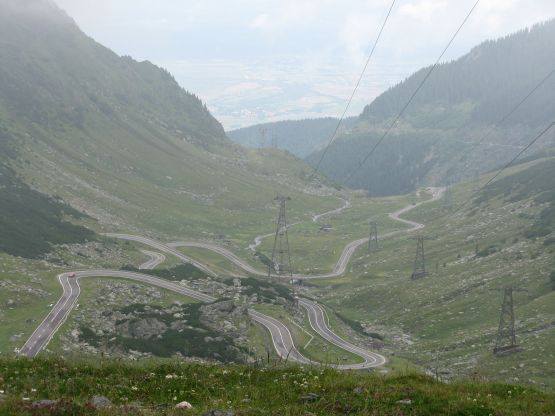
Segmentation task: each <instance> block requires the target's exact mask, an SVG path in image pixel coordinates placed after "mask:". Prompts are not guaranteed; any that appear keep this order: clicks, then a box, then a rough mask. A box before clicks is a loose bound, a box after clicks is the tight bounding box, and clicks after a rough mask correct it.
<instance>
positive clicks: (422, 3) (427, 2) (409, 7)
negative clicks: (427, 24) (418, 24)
mask: <svg viewBox="0 0 555 416" xmlns="http://www.w3.org/2000/svg"><path fill="white" fill-rule="evenodd" d="M446 7H447V1H446V0H418V1H413V2H411V3H407V4H403V5H402V6H401V8H400V12H401V14H405V15H407V16H410V17H412V18H414V19H417V20H421V21H430V20H431V19H432V17H433V16H435V15H437V13H438V12H439V11H440V10H444V9H445V8H446Z"/></svg>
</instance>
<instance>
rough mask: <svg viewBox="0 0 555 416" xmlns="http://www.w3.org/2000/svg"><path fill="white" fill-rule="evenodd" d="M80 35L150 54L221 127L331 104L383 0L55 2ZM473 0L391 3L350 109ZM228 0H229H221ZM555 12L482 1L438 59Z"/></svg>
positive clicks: (436, 45)
mask: <svg viewBox="0 0 555 416" xmlns="http://www.w3.org/2000/svg"><path fill="white" fill-rule="evenodd" d="M55 1H56V2H57V3H58V4H59V5H60V6H62V8H64V9H66V10H67V11H68V13H69V14H70V15H71V16H73V17H74V18H75V20H76V21H77V23H78V24H79V25H80V26H81V27H82V28H83V29H84V31H85V32H86V33H88V34H89V35H91V36H92V37H93V38H95V39H97V40H98V41H100V42H101V43H103V44H105V45H106V46H108V47H110V48H113V49H114V50H115V51H116V52H118V53H120V54H130V55H132V56H134V57H135V58H137V59H149V60H151V61H153V62H154V63H157V64H159V65H161V66H163V67H165V68H167V69H169V70H170V72H172V73H173V74H174V75H175V76H176V78H177V80H178V81H179V82H180V84H181V85H183V86H184V87H185V88H186V89H187V90H189V91H192V92H194V93H196V94H197V95H199V96H200V97H201V98H202V99H203V100H205V101H206V102H207V104H208V105H209V107H210V108H211V109H213V111H214V113H215V115H216V116H217V117H218V119H220V121H222V122H223V123H224V124H225V125H226V127H230V126H237V125H244V124H251V123H253V122H260V121H265V120H266V119H272V120H275V119H276V118H288V117H294V118H298V117H300V116H311V115H320V116H321V115H334V116H337V115H338V114H340V112H341V110H342V109H343V107H344V105H345V101H346V99H347V98H348V96H349V95H350V93H351V91H352V88H353V86H354V83H355V81H356V79H357V78H358V75H359V73H360V70H361V69H362V65H363V63H364V61H365V59H366V57H367V54H368V52H369V50H370V47H371V45H372V43H373V42H374V40H375V38H376V36H377V33H378V30H379V27H380V25H381V24H382V22H383V19H384V18H385V13H386V11H387V9H388V7H389V6H390V4H391V0H342V1H341V2H338V1H337V0H236V1H234V2H229V1H227V0H118V1H114V0H55ZM474 2H475V0H403V1H397V4H396V6H395V7H394V9H393V13H392V15H391V17H390V19H389V22H388V24H387V27H386V29H385V31H384V34H383V37H382V39H381V41H380V44H379V45H378V48H377V50H376V54H375V56H374V59H373V61H372V62H371V64H370V66H369V68H368V71H367V74H366V76H365V77H364V79H363V82H362V84H361V86H360V89H359V91H358V93H357V95H356V96H355V100H354V102H353V106H352V110H351V112H352V114H356V113H357V112H358V111H360V110H361V109H362V107H363V106H364V105H365V104H367V103H369V102H370V101H371V100H372V99H373V98H375V97H376V95H377V94H379V93H380V92H381V91H383V90H385V89H387V88H388V87H390V86H391V85H393V84H394V83H396V82H398V81H400V80H402V79H403V78H405V77H406V76H408V75H410V74H411V73H412V72H413V71H414V70H416V69H418V68H419V67H421V66H424V65H427V64H430V63H431V62H433V61H434V60H435V59H436V58H437V56H438V55H439V52H440V51H441V50H442V49H443V47H444V46H445V44H446V42H447V39H449V37H450V36H451V35H452V34H453V32H454V30H455V29H456V28H457V27H458V25H459V24H460V22H461V21H462V19H463V18H464V16H465V15H466V13H467V12H468V10H469V9H470V7H471V6H472V5H473V4H474ZM231 3H232V4H231ZM552 17H555V1H553V0H482V1H481V2H480V4H479V6H478V7H477V8H476V10H475V12H474V14H473V15H472V17H471V18H470V19H469V21H468V23H467V24H466V26H465V27H464V29H463V30H462V31H461V33H460V34H459V36H458V38H457V40H456V42H454V44H453V45H452V48H451V49H450V51H449V52H448V55H447V59H451V58H456V57H458V56H460V55H461V54H463V53H465V52H466V51H468V50H469V49H470V48H472V47H473V46H475V45H476V44H478V43H480V42H482V41H484V40H486V39H488V38H495V37H499V36H503V35H506V34H509V33H511V32H514V31H516V30H519V29H522V28H524V27H526V26H529V25H532V24H533V23H536V22H538V21H541V20H546V19H549V18H552Z"/></svg>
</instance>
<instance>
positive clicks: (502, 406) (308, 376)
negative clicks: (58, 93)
mask: <svg viewBox="0 0 555 416" xmlns="http://www.w3.org/2000/svg"><path fill="white" fill-rule="evenodd" d="M0 390H2V391H3V392H4V393H3V395H4V396H2V395H0V414H2V415H31V414H45V415H46V414H48V415H66V414H68V415H69V414H71V415H79V414H87V415H92V414H105V415H108V414H109V415H130V414H133V415H135V414H145V415H150V414H168V415H171V414H179V413H180V411H178V410H174V409H173V407H174V405H175V403H177V402H179V401H182V400H187V401H189V402H190V403H192V405H193V406H194V410H192V411H189V412H187V414H191V415H201V414H204V413H205V412H207V411H209V410H213V409H231V410H233V411H234V412H235V414H236V415H339V414H341V415H344V414H350V415H460V416H462V415H473V416H475V415H549V414H555V395H553V394H548V393H542V392H539V391H536V390H534V389H530V388H528V387H521V386H510V385H504V384H492V383H479V382H474V381H473V382H467V383H458V384H442V383H439V382H437V381H434V380H433V379H431V378H428V377H424V376H419V375H410V374H408V375H404V376H398V377H380V376H377V375H375V374H369V373H355V372H350V373H346V372H344V373H338V372H336V371H334V370H330V369H322V368H301V367H296V366H287V367H286V366H283V367H271V368H263V367H257V368H255V367H246V366H209V365H201V364H186V363H178V362H160V361H156V362H154V361H152V362H150V361H149V362H144V363H121V362H115V361H106V362H100V363H98V362H96V363H89V362H78V361H72V362H67V361H61V360H54V359H35V360H0ZM93 395H104V396H106V397H108V398H109V399H110V400H111V401H112V403H113V407H112V408H110V409H105V410H95V409H94V408H92V407H91V406H90V405H88V404H87V403H88V402H89V401H90V399H91V397H92V396H93ZM2 397H4V399H3V401H2ZM40 399H53V400H59V404H58V406H57V407H56V408H54V409H50V410H44V411H38V410H33V409H32V403H33V402H34V401H36V400H40ZM399 401H405V403H400V402H399ZM407 403H408V404H407Z"/></svg>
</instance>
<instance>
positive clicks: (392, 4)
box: [311, 0, 396, 178]
mask: <svg viewBox="0 0 555 416" xmlns="http://www.w3.org/2000/svg"><path fill="white" fill-rule="evenodd" d="M395 2H396V0H393V1H392V2H391V5H390V6H389V9H388V11H387V15H386V17H385V20H384V21H383V23H382V26H381V28H380V31H379V32H378V36H377V37H376V40H375V41H374V45H373V46H372V49H371V51H370V54H369V55H368V58H367V59H366V63H365V64H364V67H363V69H362V72H361V73H360V76H359V77H358V79H357V82H356V84H355V87H354V89H353V92H352V93H351V96H350V97H349V99H348V100H347V104H346V106H345V109H344V110H343V113H342V114H341V117H340V118H339V120H338V122H337V125H336V126H335V130H334V131H333V134H332V135H331V137H330V140H329V142H328V144H327V145H326V147H325V148H324V151H323V152H322V155H321V156H320V160H318V163H317V164H316V166H315V167H314V170H313V172H312V175H311V178H312V177H314V175H315V174H316V173H318V171H319V169H320V166H321V164H322V162H323V160H324V158H325V157H326V153H327V152H328V150H329V148H330V146H331V144H332V143H333V141H334V140H335V137H336V136H337V133H338V131H339V128H340V127H341V124H342V123H343V120H344V119H345V116H346V115H347V112H348V111H349V108H350V107H351V104H352V102H353V99H354V97H355V94H356V92H357V90H358V88H359V86H360V83H361V82H362V79H363V77H364V74H365V73H366V70H367V69H368V65H369V64H370V61H371V60H372V57H373V56H374V52H375V51H376V48H377V47H378V43H379V42H380V39H381V37H382V34H383V32H384V29H385V26H386V25H387V22H388V20H389V17H390V16H391V12H392V11H393V7H394V6H395Z"/></svg>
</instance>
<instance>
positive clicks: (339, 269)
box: [107, 188, 445, 280]
mask: <svg viewBox="0 0 555 416" xmlns="http://www.w3.org/2000/svg"><path fill="white" fill-rule="evenodd" d="M428 190H429V191H430V192H431V194H432V198H430V199H428V200H426V201H422V202H418V203H416V204H411V205H408V206H406V207H404V208H402V209H400V210H398V211H395V212H393V213H391V214H388V216H389V218H391V219H393V220H396V221H399V222H402V223H404V224H407V225H410V227H411V228H408V229H405V230H397V231H392V232H389V233H385V234H381V235H380V236H379V238H380V239H382V240H383V239H385V238H391V237H394V236H396V235H399V234H404V233H411V232H414V231H418V230H421V229H422V228H424V227H425V225H424V224H420V223H418V222H415V221H410V220H406V219H403V218H400V216H401V215H403V214H406V213H407V212H409V211H412V210H413V209H415V208H417V207H419V206H421V205H423V204H428V203H430V202H434V201H437V200H438V199H440V198H441V196H442V195H443V192H444V190H445V188H428ZM345 208H346V207H345V206H343V207H342V208H341V209H345ZM335 211H337V210H335ZM331 212H332V211H329V212H327V213H324V214H326V215H327V214H329V213H331ZM324 214H322V215H324ZM107 235H108V236H116V235H120V236H123V237H118V238H125V239H128V240H134V241H139V240H140V239H143V238H142V237H137V236H132V235H124V234H107ZM272 235H273V234H272ZM257 238H258V237H257ZM143 240H144V239H143ZM149 241H151V242H152V241H153V240H149ZM139 242H141V241H139ZM142 242H144V241H142ZM156 243H157V244H162V243H159V242H156ZM367 243H368V237H365V238H361V239H358V240H355V241H352V242H350V243H349V244H347V245H346V246H345V248H344V249H343V251H342V253H341V255H340V256H339V259H338V260H337V263H336V264H335V266H334V268H333V270H332V271H330V272H328V273H322V274H315V275H306V274H294V275H293V277H294V278H295V279H299V280H305V279H324V278H333V277H339V276H341V275H342V274H344V273H345V271H346V270H347V266H348V264H349V262H350V261H351V258H352V257H353V255H354V254H355V252H356V250H357V249H358V248H359V247H360V246H363V245H365V244H367ZM145 244H148V243H146V242H145ZM166 246H168V247H172V248H176V247H200V248H204V249H206V250H211V251H213V252H215V253H218V254H220V255H222V256H224V257H226V258H227V259H228V260H229V261H231V262H232V263H233V264H235V265H236V266H238V267H240V268H241V269H243V270H244V271H245V272H247V273H251V274H253V275H256V276H267V275H268V273H267V272H266V271H263V270H258V269H256V268H254V267H253V266H251V265H250V264H249V263H247V262H246V261H245V260H242V259H240V258H239V257H238V256H236V255H235V254H233V253H232V252H231V251H230V250H228V249H226V248H223V247H221V246H218V245H216V244H213V243H199V242H194V241H180V242H175V243H169V244H167V245H166ZM176 251H177V250H176Z"/></svg>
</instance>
